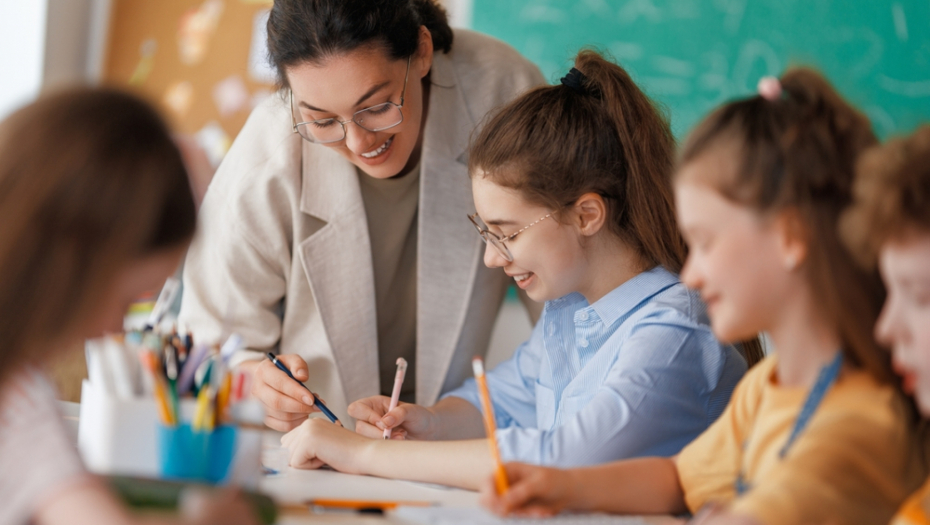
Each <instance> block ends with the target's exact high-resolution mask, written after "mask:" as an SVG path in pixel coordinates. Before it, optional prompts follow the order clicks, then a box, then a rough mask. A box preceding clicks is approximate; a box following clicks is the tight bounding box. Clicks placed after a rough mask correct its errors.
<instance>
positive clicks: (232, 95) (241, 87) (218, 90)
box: [213, 75, 249, 118]
mask: <svg viewBox="0 0 930 525" xmlns="http://www.w3.org/2000/svg"><path fill="white" fill-rule="evenodd" d="M213 102H214V103H215V104H216V109H217V110H218V111H219V112H220V116H221V117H223V118H226V117H228V116H230V115H232V114H234V113H236V112H237V111H239V110H241V109H243V108H245V107H246V106H247V104H248V103H249V90H248V88H246V87H245V82H243V81H242V77H240V76H239V75H232V76H229V77H226V78H224V79H223V80H221V81H219V82H217V83H216V85H215V86H213Z"/></svg>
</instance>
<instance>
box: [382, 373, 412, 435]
mask: <svg viewBox="0 0 930 525" xmlns="http://www.w3.org/2000/svg"><path fill="white" fill-rule="evenodd" d="M406 373H407V360H406V359H404V358H403V357H398V358H397V374H395V375H394V391H393V392H391V406H390V407H389V408H388V412H390V411H391V410H394V409H395V408H397V402H398V401H400V387H401V385H403V384H404V375H405V374H406ZM384 439H391V429H389V428H386V429H384Z"/></svg>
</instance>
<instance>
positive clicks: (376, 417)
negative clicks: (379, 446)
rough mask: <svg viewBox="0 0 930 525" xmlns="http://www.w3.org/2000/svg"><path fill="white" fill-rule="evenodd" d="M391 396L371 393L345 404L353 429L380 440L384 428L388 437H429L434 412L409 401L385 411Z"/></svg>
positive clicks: (388, 406)
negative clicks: (351, 418)
mask: <svg viewBox="0 0 930 525" xmlns="http://www.w3.org/2000/svg"><path fill="white" fill-rule="evenodd" d="M390 406H391V398H389V397H387V396H372V397H366V398H364V399H359V400H358V401H356V402H354V403H352V404H351V405H349V415H350V416H352V417H353V418H355V431H356V432H358V433H359V434H361V435H363V436H366V437H370V438H372V439H383V438H384V429H385V428H390V429H391V430H392V433H391V438H392V439H422V440H428V439H432V430H431V429H432V428H434V426H433V425H434V423H435V415H434V414H433V413H432V412H431V411H430V410H429V409H428V408H424V407H422V406H420V405H415V404H412V403H398V405H397V407H395V408H394V410H391V411H390V412H388V408H390Z"/></svg>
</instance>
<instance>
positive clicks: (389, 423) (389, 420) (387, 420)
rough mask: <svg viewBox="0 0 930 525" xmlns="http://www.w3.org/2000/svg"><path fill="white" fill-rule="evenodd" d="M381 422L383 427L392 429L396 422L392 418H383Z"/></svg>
mask: <svg viewBox="0 0 930 525" xmlns="http://www.w3.org/2000/svg"><path fill="white" fill-rule="evenodd" d="M381 421H383V422H384V425H385V426H388V427H393V426H394V424H395V423H397V420H395V419H394V416H384V418H383V419H381Z"/></svg>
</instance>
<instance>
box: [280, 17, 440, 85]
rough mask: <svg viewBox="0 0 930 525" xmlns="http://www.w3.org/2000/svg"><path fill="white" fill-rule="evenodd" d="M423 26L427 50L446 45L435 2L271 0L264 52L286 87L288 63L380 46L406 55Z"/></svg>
mask: <svg viewBox="0 0 930 525" xmlns="http://www.w3.org/2000/svg"><path fill="white" fill-rule="evenodd" d="M421 26H426V28H427V29H429V31H430V34H431V35H432V38H433V49H435V50H441V51H443V52H444V53H448V52H449V51H450V50H451V49H452V28H451V27H449V20H448V18H447V16H446V12H445V10H444V9H443V8H442V7H440V5H439V4H438V3H436V1H435V0H275V2H274V7H272V8H271V14H270V15H269V16H268V54H269V56H270V58H271V62H272V63H273V64H274V66H275V68H276V69H277V70H278V83H279V84H280V85H281V86H282V87H287V75H285V70H286V69H287V68H288V67H291V66H294V65H297V64H302V63H305V62H311V63H313V62H318V61H320V60H322V59H324V58H327V57H331V56H334V55H338V54H342V53H347V52H349V51H353V50H355V49H358V48H361V47H363V46H370V45H375V46H382V47H383V48H384V49H385V51H386V52H387V53H388V56H390V57H391V58H393V59H397V60H400V59H405V58H407V57H409V56H412V55H413V54H414V53H415V52H416V50H417V45H418V43H419V38H420V27H421Z"/></svg>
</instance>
